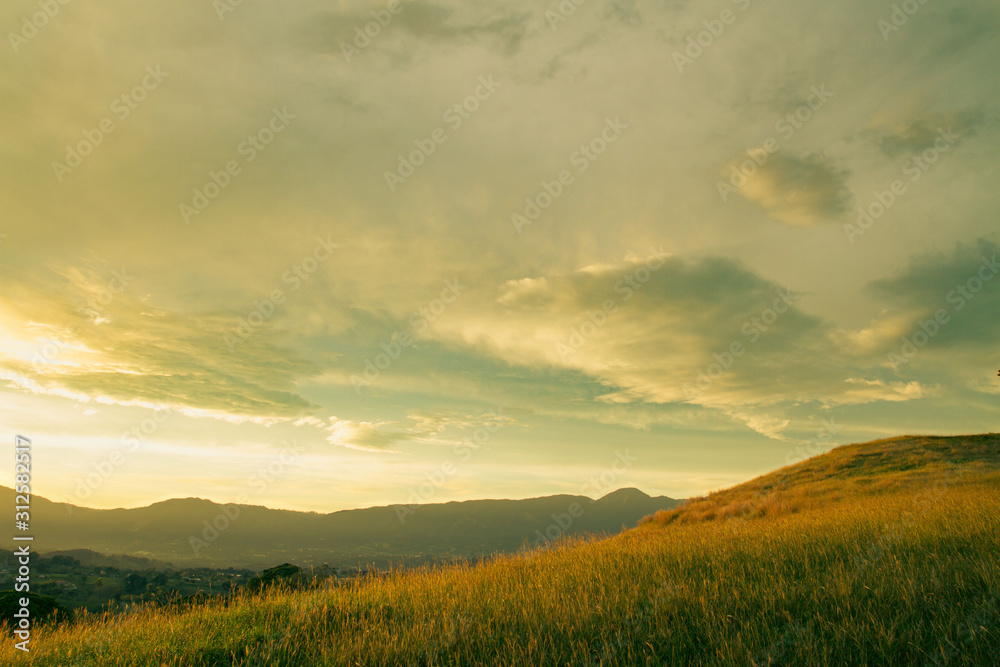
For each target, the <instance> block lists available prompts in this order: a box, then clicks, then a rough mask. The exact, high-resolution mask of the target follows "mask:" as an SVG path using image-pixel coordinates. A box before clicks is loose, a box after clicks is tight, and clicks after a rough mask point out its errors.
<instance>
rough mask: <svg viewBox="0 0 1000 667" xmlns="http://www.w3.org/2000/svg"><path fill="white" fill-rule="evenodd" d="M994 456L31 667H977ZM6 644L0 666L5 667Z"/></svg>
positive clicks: (116, 629) (991, 619) (699, 513)
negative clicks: (783, 666) (887, 666)
mask: <svg viewBox="0 0 1000 667" xmlns="http://www.w3.org/2000/svg"><path fill="white" fill-rule="evenodd" d="M998 507H1000V436H997V435H986V436H973V437H958V438H929V437H921V438H896V439H892V440H883V441H878V442H874V443H867V444H862V445H853V446H849V447H843V448H839V449H837V450H834V451H833V452H831V453H829V454H826V455H823V456H821V457H817V458H815V459H812V460H809V461H806V462H804V463H802V464H799V465H797V466H793V467H790V468H786V469H783V470H780V471H777V472H775V473H772V474H769V475H766V476H764V477H761V478H759V479H756V480H753V481H751V482H749V483H747V484H744V485H741V486H738V487H735V488H733V489H728V490H725V491H721V492H719V493H715V494H712V495H710V496H708V497H705V498H700V499H695V500H693V501H691V502H690V503H688V504H687V505H685V506H684V507H682V508H679V509H675V510H671V511H669V512H663V513H660V514H658V515H657V516H655V517H652V518H651V519H650V520H648V521H646V522H645V523H644V524H642V525H640V526H639V527H637V528H636V529H634V530H631V531H628V532H626V533H623V534H621V535H619V536H617V537H614V538H611V539H607V540H603V541H596V540H593V541H585V540H579V539H578V540H576V541H574V542H571V543H565V544H563V545H562V546H561V547H560V548H556V549H551V550H547V551H541V552H535V553H530V554H521V555H517V556H510V557H506V558H503V559H498V560H496V561H494V562H491V563H488V564H486V565H482V566H478V567H449V568H443V569H426V570H418V571H409V572H400V573H396V574H393V575H390V576H387V577H382V578H368V579H365V580H358V581H352V582H349V583H348V584H347V585H345V586H342V587H330V588H320V589H314V590H309V591H300V592H284V591H270V592H265V593H263V594H261V595H258V596H249V595H243V596H242V597H238V598H234V599H232V600H229V601H218V602H214V603H210V604H209V605H207V606H204V607H200V608H195V609H191V610H187V611H185V610H178V609H172V610H165V609H146V610H142V611H139V612H138V613H135V614H133V615H130V616H127V617H104V618H101V617H91V618H84V619H83V620H81V621H80V622H79V623H78V624H77V625H76V626H72V627H69V626H63V627H58V628H52V629H48V630H43V631H40V632H38V633H37V635H36V637H35V643H34V650H33V652H32V658H33V664H36V665H139V664H142V665H159V664H167V665H231V664H238V665H270V664H276V665H376V664H390V665H459V664H461V665H472V664H482V665H646V664H649V665H654V664H655V665H661V664H669V665H681V664H704V665H734V664H736V665H749V664H756V665H767V664H772V665H778V664H788V665H791V664H794V665H803V664H808V665H843V664H870V665H881V664H893V665H925V664H927V665H931V664H942V665H944V664H947V665H958V664H967V665H985V664H995V656H996V655H998V654H1000V631H998V627H1000V598H998V594H1000V556H998V554H1000V517H998V514H997V511H996V509H997V508H998ZM15 654H16V651H14V650H13V649H12V647H11V645H10V644H9V643H5V644H4V645H3V648H2V649H0V662H4V663H6V662H13V661H15V659H17V658H18V657H19V656H17V655H15Z"/></svg>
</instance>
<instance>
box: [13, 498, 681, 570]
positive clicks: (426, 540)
mask: <svg viewBox="0 0 1000 667" xmlns="http://www.w3.org/2000/svg"><path fill="white" fill-rule="evenodd" d="M0 502H4V503H7V506H12V505H13V491H12V490H11V489H9V488H6V487H0ZM679 503H680V501H678V500H674V499H672V498H666V497H656V498H653V497H650V496H648V495H646V494H645V493H642V492H641V491H639V490H637V489H621V490H619V491H615V492H614V493H610V494H608V495H606V496H605V497H603V498H601V499H599V500H596V501H595V500H592V499H590V498H587V497H584V496H571V495H559V496H547V497H542V498H530V499H526V500H471V501H465V502H449V503H441V504H433V505H417V506H412V507H407V506H389V507H371V508H367V509H356V510H344V511H340V512H333V513H331V514H318V513H314V512H293V511H288V510H273V509H268V508H266V507H260V506H252V505H240V506H233V505H227V506H223V505H219V504H217V503H214V502H212V501H209V500H204V499H199V498H183V499H172V500H166V501H162V502H158V503H154V504H153V505H150V506H148V507H140V508H134V509H110V510H98V509H91V508H83V507H76V506H74V505H69V504H65V503H54V502H51V501H49V500H46V499H45V498H41V497H38V496H33V497H32V528H33V533H34V535H35V543H34V545H35V549H36V550H37V551H41V552H44V553H52V552H56V551H65V550H71V549H92V550H95V551H99V552H104V553H118V554H132V555H137V556H141V557H144V558H150V559H159V560H163V561H168V562H170V563H173V564H174V565H175V566H176V567H195V566H199V565H201V566H208V567H229V566H234V567H249V568H257V569H259V568H263V567H268V566H272V565H274V564H276V563H281V562H286V561H288V562H295V563H299V564H306V565H308V564H320V563H324V562H326V563H329V564H330V565H336V566H340V567H353V566H357V565H359V564H361V565H362V566H367V565H369V564H376V565H386V564H388V563H390V562H400V561H401V560H404V559H405V560H406V561H407V562H411V563H415V562H428V561H430V562H433V561H438V560H442V559H451V558H458V557H461V558H477V557H482V556H489V555H492V554H495V553H498V552H512V551H516V550H517V549H518V548H520V547H521V546H522V545H523V544H525V543H526V542H527V543H528V544H530V545H535V544H536V543H541V544H544V543H545V541H546V540H547V539H551V538H555V537H559V536H561V535H562V534H569V535H571V534H574V533H580V532H593V533H617V532H619V531H620V530H621V529H622V528H623V527H625V526H634V525H635V523H636V522H637V521H638V520H639V519H640V518H642V517H643V516H646V515H648V514H651V513H653V512H656V511H657V510H665V509H670V508H673V507H675V506H677V505H678V504H679Z"/></svg>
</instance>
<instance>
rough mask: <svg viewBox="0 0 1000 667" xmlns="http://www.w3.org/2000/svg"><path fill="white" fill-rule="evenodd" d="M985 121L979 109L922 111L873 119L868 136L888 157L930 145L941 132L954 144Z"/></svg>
mask: <svg viewBox="0 0 1000 667" xmlns="http://www.w3.org/2000/svg"><path fill="white" fill-rule="evenodd" d="M986 122H987V118H986V113H985V112H984V110H983V109H981V108H976V109H965V110H962V111H953V112H949V113H940V112H938V113H934V112H930V113H924V114H922V115H919V116H916V117H914V116H912V115H911V116H908V117H906V118H903V119H893V120H890V119H889V118H883V119H880V120H879V121H877V122H876V127H875V129H873V130H871V131H869V132H868V136H870V137H871V138H872V140H873V141H875V143H876V144H877V145H878V147H879V148H881V149H882V152H883V153H885V154H886V155H887V156H888V157H891V158H896V157H899V156H901V155H912V154H915V153H920V152H922V151H924V150H927V149H929V148H933V147H934V144H935V142H936V141H938V140H939V139H940V137H941V135H942V133H945V132H947V133H949V137H955V136H957V137H958V139H952V140H951V141H952V143H953V144H954V145H955V146H959V145H961V144H962V142H964V141H967V140H968V139H970V138H972V137H974V136H975V135H976V132H977V131H978V130H979V128H981V127H982V126H983V125H984V124H985V123H986Z"/></svg>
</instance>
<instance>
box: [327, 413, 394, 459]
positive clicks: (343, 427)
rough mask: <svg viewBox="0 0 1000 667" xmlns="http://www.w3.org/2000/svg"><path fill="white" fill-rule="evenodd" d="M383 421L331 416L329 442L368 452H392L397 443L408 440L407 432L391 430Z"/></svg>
mask: <svg viewBox="0 0 1000 667" xmlns="http://www.w3.org/2000/svg"><path fill="white" fill-rule="evenodd" d="M381 426H384V424H382V423H372V422H356V421H351V420H349V419H337V418H336V417H330V425H329V427H328V429H327V430H328V431H329V435H328V436H327V439H326V440H327V442H329V443H330V444H331V445H337V446H340V447H347V448H349V449H359V450H362V451H366V452H392V451H395V450H394V449H393V446H394V445H395V444H396V443H399V442H402V441H404V440H406V439H407V438H408V436H409V434H407V433H399V432H394V431H389V430H386V429H384V428H380V427H381Z"/></svg>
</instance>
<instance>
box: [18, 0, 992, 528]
mask: <svg viewBox="0 0 1000 667" xmlns="http://www.w3.org/2000/svg"><path fill="white" fill-rule="evenodd" d="M0 25H2V26H3V28H4V32H5V33H6V35H7V36H6V40H7V44H6V45H4V46H3V47H0V68H2V76H0V91H2V96H0V120H2V123H3V128H4V130H3V133H2V134H0V155H2V159H0V165H2V167H0V168H2V177H3V187H2V189H0V197H2V200H0V211H2V213H0V286H2V288H0V423H2V425H3V428H2V431H3V432H4V434H5V435H3V437H4V438H6V439H7V440H8V442H9V443H11V445H13V441H14V438H15V435H22V436H24V437H27V438H30V439H31V441H32V455H33V468H32V488H33V491H34V493H36V494H38V495H41V496H45V497H47V498H50V499H52V500H57V501H63V502H70V503H74V504H77V505H84V506H90V507H135V506H141V505H147V504H150V503H153V502H158V501H161V500H164V499H167V498H172V497H192V496H194V497H202V498H210V499H212V500H215V501H217V502H236V501H241V502H245V503H248V504H257V505H266V506H269V507H277V508H290V509H299V510H309V511H319V512H329V511H335V510H340V509H347V508H353V507H367V506H374V505H388V504H415V503H425V502H448V501H453V500H468V499H476V498H525V497H535V496H542V495H550V494H557V493H571V494H581V495H587V496H590V497H599V496H601V495H604V494H606V493H608V492H610V491H612V490H615V489H617V488H620V487H637V488H640V489H642V490H643V491H645V492H647V493H649V494H651V495H659V494H663V495H668V496H671V497H675V498H686V497H693V496H696V495H700V494H704V493H707V492H708V491H710V490H714V489H720V488H724V487H727V486H731V485H733V484H736V483H738V482H740V481H743V480H746V479H749V478H752V477H754V476H756V475H758V474H761V473H763V472H766V471H769V470H773V469H776V468H778V467H781V466H784V465H787V464H789V463H794V462H796V461H798V460H801V459H802V458H804V457H806V456H811V455H815V454H818V453H821V452H825V451H827V450H829V449H830V448H831V447H834V446H836V445H839V444H847V443H851V442H859V441H865V440H871V439H876V438H883V437H891V436H896V435H903V434H916V433H920V434H931V433H932V434H961V433H980V432H990V431H996V430H998V429H997V421H998V417H1000V409H998V403H1000V382H998V378H997V377H996V375H997V369H998V368H1000V365H998V364H1000V358H998V355H997V346H996V334H997V331H998V324H1000V315H998V314H1000V279H996V277H997V274H998V272H1000V267H998V266H997V263H996V262H997V255H998V254H1000V253H998V250H1000V249H998V244H1000V233H998V231H1000V225H998V219H997V213H998V210H1000V189H998V188H997V187H996V184H997V181H998V175H1000V169H998V166H997V162H996V157H997V155H998V154H1000V150H998V149H1000V122H998V119H1000V113H998V109H1000V106H998V104H1000V85H998V84H1000V69H998V68H997V66H996V65H997V62H1000V5H997V3H995V2H991V1H987V0H968V1H962V2H954V3H949V2H941V1H936V0H928V1H927V2H924V3H918V2H916V0H911V1H910V2H904V3H892V2H889V1H887V0H878V1H875V2H870V1H864V2H863V1H861V0H848V1H845V2H838V3H797V2H792V1H791V0H771V1H770V2H762V1H760V0H732V1H731V0H718V1H711V2H707V1H706V2H651V1H641V0H635V1H631V2H630V1H628V0H618V1H610V2H600V1H598V0H582V1H580V2H570V1H569V0H564V1H563V2H561V3H560V2H556V1H555V0H550V1H549V2H544V1H543V2H537V3H536V2H525V1H521V0H517V1H513V2H504V3H487V2H451V1H448V0H435V1H433V2H429V1H425V0H401V1H399V2H396V1H395V0H393V1H385V0H376V1H374V2H361V1H341V2H337V3H321V2H315V1H312V0H289V1H283V2H273V3H264V2H256V1H254V0H243V1H242V2H237V1H236V0H215V1H214V2H209V1H208V0H204V1H201V2H189V1H186V0H180V1H178V2H171V3H165V2H154V3H140V4H136V3H132V2H125V1H124V0H106V1H104V2H101V3H87V2H82V1H80V0H66V1H65V2H62V0H59V1H58V2H57V1H56V0H49V1H48V2H46V1H34V2H32V1H28V0H12V1H10V2H7V3H4V5H3V7H2V8H0ZM4 469H5V470H7V471H8V473H9V474H8V475H7V477H8V478H10V479H11V481H12V480H13V468H12V465H11V464H10V463H9V462H8V463H5V464H4ZM4 484H6V482H5V483H4Z"/></svg>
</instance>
